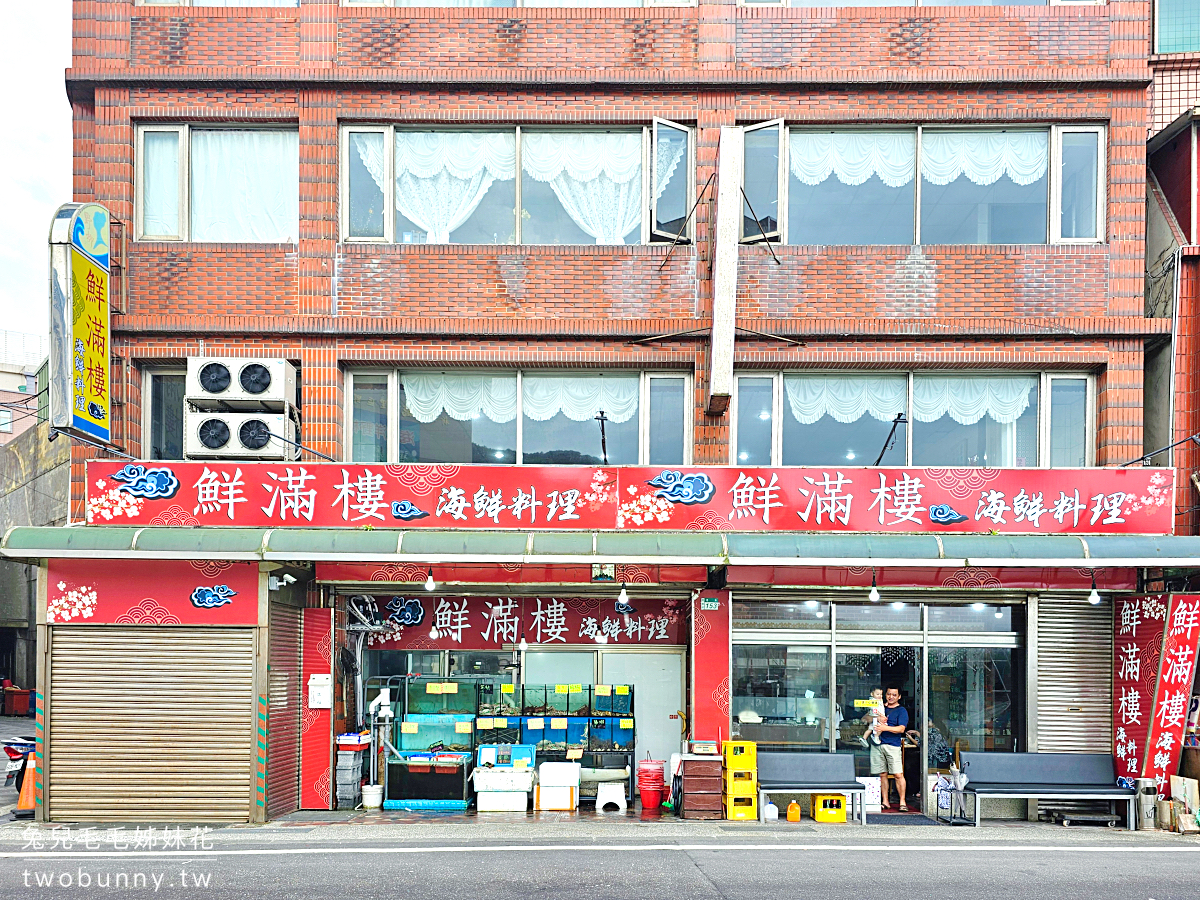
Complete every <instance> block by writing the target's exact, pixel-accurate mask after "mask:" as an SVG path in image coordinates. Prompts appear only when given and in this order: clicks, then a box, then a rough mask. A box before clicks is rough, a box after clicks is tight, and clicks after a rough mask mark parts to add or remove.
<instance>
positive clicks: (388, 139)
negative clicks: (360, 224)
mask: <svg viewBox="0 0 1200 900" xmlns="http://www.w3.org/2000/svg"><path fill="white" fill-rule="evenodd" d="M659 122H661V123H663V124H664V125H666V126H668V127H671V128H677V129H679V130H681V131H684V132H686V133H687V136H688V160H687V162H688V166H687V171H686V173H685V174H686V176H687V198H688V213H690V211H691V208H692V204H693V203H694V202H695V200H694V198H695V193H696V177H695V174H696V165H695V159H696V133H695V129H694V128H692V127H691V126H688V125H683V124H681V123H679V122H673V121H671V120H669V119H660V118H657V117H655V118H652V119H651V123H650V124H649V125H640V126H638V125H632V126H629V127H621V126H597V125H588V126H574V127H555V128H540V127H539V128H536V129H530V130H535V131H536V132H538V133H542V132H545V131H563V132H571V133H576V132H581V131H620V132H625V133H629V134H632V133H634V132H635V131H636V130H638V129H640V130H641V134H642V203H641V230H640V232H639V238H638V243H639V244H641V245H646V244H651V243H661V242H664V241H670V240H672V239H674V237H675V235H673V234H672V235H664V234H662V233H661V232H658V233H656V232H654V230H653V229H654V221H655V220H654V215H655V211H656V209H657V201H656V199H655V198H654V195H653V186H652V183H651V177H652V173H651V171H650V169H651V160H652V159H654V150H655V149H656V143H655V141H656V139H657V138H656V133H657V125H658V123H659ZM509 130H511V131H512V132H513V133H514V134H515V135H516V140H517V151H516V185H515V188H514V194H515V200H516V203H515V206H516V210H521V209H522V208H523V206H522V197H521V181H522V168H521V136H522V134H523V133H524V132H525V130H526V127H525V126H521V125H515V126H503V127H502V126H495V125H491V126H489V125H468V126H461V125H441V124H439V125H436V126H432V127H429V128H421V127H419V126H410V125H407V124H401V125H396V124H380V123H370V124H366V123H364V124H357V123H355V124H345V125H343V126H342V127H341V129H340V134H339V136H338V160H339V165H338V210H339V212H338V233H339V235H340V238H341V241H342V242H343V243H347V244H372V243H373V244H394V243H396V233H395V231H396V177H395V158H394V157H395V147H396V141H395V137H394V136H395V133H396V132H397V131H448V132H454V133H458V132H463V131H487V132H496V131H505V132H507V131H509ZM352 134H382V135H383V145H384V146H383V152H384V171H385V173H386V180H385V185H386V187H385V188H384V192H383V207H384V214H383V237H360V236H357V235H351V234H350V155H349V154H350V135H352ZM686 214H687V213H685V215H686ZM513 217H514V220H515V221H514V225H513V235H514V243H512V244H505V245H504V246H506V247H511V246H524V247H549V246H579V247H588V246H594V245H593V244H568V245H556V244H534V243H528V244H527V243H524V240H523V239H524V234H523V232H524V228H523V217H522V216H521V215H519V214H518V213H517V212H514V214H513ZM694 225H695V223H694V222H693V221H692V220H691V219H689V221H688V225H687V228H686V229H685V232H684V235H683V237H682V238H681V239H680V240H681V242H687V241H690V240H692V235H693V233H694V230H693V229H694ZM432 246H457V245H454V244H441V245H432ZM462 246H468V245H462ZM625 246H634V245H625Z"/></svg>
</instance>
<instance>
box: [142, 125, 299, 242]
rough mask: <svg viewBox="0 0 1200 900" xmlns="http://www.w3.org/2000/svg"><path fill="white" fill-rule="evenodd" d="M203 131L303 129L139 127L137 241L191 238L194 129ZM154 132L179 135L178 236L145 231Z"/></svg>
mask: <svg viewBox="0 0 1200 900" xmlns="http://www.w3.org/2000/svg"><path fill="white" fill-rule="evenodd" d="M193 129H197V130H199V131H279V132H285V131H286V132H289V133H296V134H299V129H298V128H297V127H295V126H293V125H290V124H284V123H278V124H276V123H271V124H266V123H259V122H219V123H218V122H214V123H212V124H209V123H207V122H200V123H191V122H180V123H175V124H146V125H138V126H137V138H136V153H135V159H134V179H133V182H134V189H133V191H134V204H133V222H134V233H135V234H136V235H137V237H136V238H135V240H138V241H174V242H176V243H188V242H189V241H191V221H192V211H191V196H190V195H191V183H192V179H191V145H192V130H193ZM150 131H158V132H171V131H173V132H175V133H176V134H178V135H179V234H177V235H149V234H143V233H142V201H143V200H144V199H145V198H144V194H145V185H144V181H145V173H146V161H145V160H146V157H145V154H144V149H145V134H146V133H147V132H150ZM296 190H297V191H299V190H300V184H299V183H297V185H296ZM296 238H297V240H299V234H297V236H296ZM237 243H254V242H253V241H238V242H237Z"/></svg>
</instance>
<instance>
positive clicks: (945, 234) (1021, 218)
mask: <svg viewBox="0 0 1200 900" xmlns="http://www.w3.org/2000/svg"><path fill="white" fill-rule="evenodd" d="M1048 159H1049V141H1048V133H1047V132H1045V131H1036V132H1019V131H1018V132H991V131H954V132H943V131H926V132H924V133H923V135H922V138H921V178H922V184H921V242H922V243H923V244H1042V243H1045V242H1046V237H1047V235H1046V222H1047V208H1048V207H1047V203H1048V198H1049V195H1048V191H1047V185H1048V181H1049V179H1048V178H1047V167H1048Z"/></svg>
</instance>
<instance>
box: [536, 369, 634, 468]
mask: <svg viewBox="0 0 1200 900" xmlns="http://www.w3.org/2000/svg"><path fill="white" fill-rule="evenodd" d="M521 384H522V390H521V404H522V410H523V416H522V460H523V462H525V463H534V464H536V463H541V464H552V465H602V464H605V462H606V460H605V457H606V455H607V464H608V465H614V466H615V465H636V464H637V461H638V405H639V404H638V394H639V393H640V379H639V378H638V376H637V375H589V374H582V373H581V374H570V375H526V376H525V377H524V378H523V379H522V382H521ZM601 412H603V414H604V416H603V421H600V420H599V419H598V418H597V417H598V416H600V414H601Z"/></svg>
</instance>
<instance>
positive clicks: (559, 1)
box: [196, 0, 696, 8]
mask: <svg viewBox="0 0 1200 900" xmlns="http://www.w3.org/2000/svg"><path fill="white" fill-rule="evenodd" d="M196 2H197V3H199V2H201V0H196ZM341 2H342V5H343V6H514V7H518V6H525V7H538V6H541V7H547V6H549V7H558V8H580V7H592V8H597V7H606V6H695V5H696V2H695V0H341Z"/></svg>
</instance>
